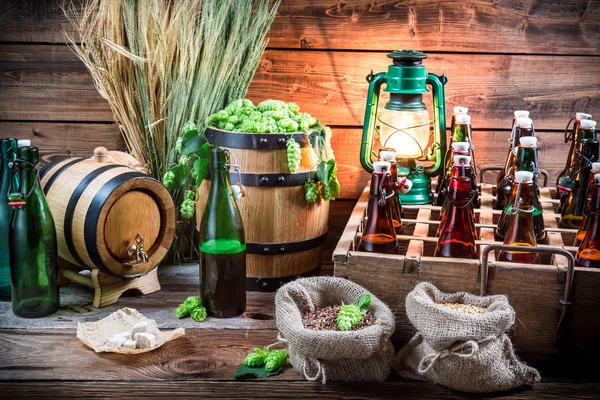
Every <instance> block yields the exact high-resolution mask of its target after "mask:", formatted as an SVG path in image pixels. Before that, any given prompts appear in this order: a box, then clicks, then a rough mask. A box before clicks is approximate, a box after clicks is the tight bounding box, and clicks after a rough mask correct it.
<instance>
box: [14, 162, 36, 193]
mask: <svg viewBox="0 0 600 400" xmlns="http://www.w3.org/2000/svg"><path fill="white" fill-rule="evenodd" d="M17 168H18V169H17V173H16V175H17V177H18V182H19V187H18V192H19V193H21V194H22V195H23V196H27V195H28V194H29V192H31V190H32V189H33V188H34V187H35V186H36V185H37V179H36V178H37V174H36V170H35V168H33V167H32V166H29V165H23V163H19V165H18V167H17ZM15 189H16V188H13V192H15V191H16V190H15Z"/></svg>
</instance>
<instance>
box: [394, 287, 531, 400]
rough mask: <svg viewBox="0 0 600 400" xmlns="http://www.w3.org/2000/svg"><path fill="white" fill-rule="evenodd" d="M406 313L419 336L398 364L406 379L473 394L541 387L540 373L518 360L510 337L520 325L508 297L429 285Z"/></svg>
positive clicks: (411, 299)
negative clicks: (463, 307) (468, 309)
mask: <svg viewBox="0 0 600 400" xmlns="http://www.w3.org/2000/svg"><path fill="white" fill-rule="evenodd" d="M440 303H462V304H472V305H474V306H478V307H483V308H486V312H485V313H483V314H475V315H472V314H468V313H465V312H462V311H457V310H453V309H450V308H448V307H445V306H442V305H441V304H440ZM406 314H407V316H408V319H409V320H410V322H411V323H412V324H413V326H414V327H415V328H416V330H417V334H416V335H415V336H414V337H413V338H412V339H411V340H410V342H409V343H408V344H407V345H406V346H404V348H402V350H400V352H399V353H398V355H397V356H396V359H395V360H394V370H395V371H396V372H397V373H398V374H399V375H400V376H403V377H407V378H413V379H420V380H428V381H432V382H435V383H439V384H441V385H444V386H446V387H449V388H451V389H454V390H460V391H463V392H470V393H487V392H496V391H502V390H509V389H514V388H517V387H519V386H523V385H533V384H534V383H536V382H539V380H540V374H539V373H538V372H537V370H536V369H534V368H532V367H529V366H528V365H526V364H525V363H523V362H521V361H520V360H519V359H518V358H517V356H516V355H515V352H514V349H513V346H512V343H511V341H510V339H509V337H508V336H507V335H506V333H505V332H507V331H508V330H509V329H510V327H511V326H512V325H513V324H514V322H515V312H514V310H513V308H512V307H511V306H510V304H509V303H508V299H507V298H506V296H485V297H482V296H475V295H472V294H469V293H465V292H460V293H453V294H445V293H442V292H441V291H439V290H438V289H437V288H436V287H435V286H433V285H432V284H431V283H427V282H425V283H420V284H419V285H417V286H416V287H415V288H414V289H413V291H412V292H410V293H409V294H408V296H407V297H406Z"/></svg>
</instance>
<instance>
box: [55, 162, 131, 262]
mask: <svg viewBox="0 0 600 400" xmlns="http://www.w3.org/2000/svg"><path fill="white" fill-rule="evenodd" d="M117 167H122V165H118V164H110V165H105V166H102V167H100V168H98V169H95V170H93V171H92V172H90V173H89V174H87V175H86V177H85V178H83V179H82V180H81V182H79V184H78V185H77V187H76V188H75V190H74V191H73V193H71V198H69V202H68V203H67V208H66V210H65V219H64V222H63V230H64V233H65V243H66V245H67V249H68V250H69V253H70V254H71V257H73V259H74V260H75V261H77V264H79V266H81V267H83V266H85V262H83V260H82V259H81V257H80V256H79V253H77V250H76V249H75V245H74V244H73V216H74V215H75V208H76V207H77V203H78V202H79V198H80V197H81V195H82V194H83V192H84V191H85V189H87V187H88V186H89V184H90V183H91V182H93V181H94V179H96V178H97V177H98V176H99V175H101V174H102V173H103V172H105V171H108V170H109V169H113V168H117ZM53 177H54V176H53Z"/></svg>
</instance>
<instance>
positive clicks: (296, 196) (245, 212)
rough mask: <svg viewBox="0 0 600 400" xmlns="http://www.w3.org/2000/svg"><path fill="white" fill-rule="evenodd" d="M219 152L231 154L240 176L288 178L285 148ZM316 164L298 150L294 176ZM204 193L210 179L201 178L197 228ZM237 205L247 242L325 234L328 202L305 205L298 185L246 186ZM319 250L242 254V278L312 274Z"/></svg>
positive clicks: (306, 151)
mask: <svg viewBox="0 0 600 400" xmlns="http://www.w3.org/2000/svg"><path fill="white" fill-rule="evenodd" d="M222 147H223V146H222ZM224 148H226V149H227V150H229V151H230V152H231V153H233V155H234V156H235V161H237V163H238V164H239V165H240V168H241V170H242V173H245V174H261V173H262V174H290V172H289V169H288V165H287V155H286V150H285V149H275V150H258V149H242V148H229V147H224ZM231 161H232V162H233V160H231ZM317 163H318V158H317V156H316V154H315V152H314V150H313V149H312V147H310V146H307V147H302V148H301V163H300V166H299V168H298V170H297V171H296V173H303V172H309V171H311V170H314V168H316V165H317ZM232 183H235V179H232ZM209 191H210V181H209V180H204V181H203V183H202V184H201V185H200V188H199V189H198V201H197V203H196V222H197V224H198V226H200V222H201V218H202V213H203V211H204V207H205V205H206V201H207V199H208V194H209ZM237 204H238V208H239V209H240V214H241V216H242V220H243V223H244V229H245V233H246V242H248V243H260V244H276V243H291V242H301V241H305V240H309V239H313V238H317V237H320V236H322V235H324V234H325V233H326V232H327V223H328V218H329V202H328V201H323V200H319V201H318V202H317V203H316V204H309V203H307V201H306V200H305V198H304V186H264V187H263V186H246V197H243V198H241V199H240V200H238V202H237ZM322 247H323V245H320V246H318V247H315V248H313V249H310V250H305V251H299V252H295V253H287V254H277V255H260V254H247V258H246V270H247V277H248V278H286V277H293V276H297V275H301V274H305V273H307V272H310V271H313V270H315V269H317V268H318V267H319V266H320V264H321V255H322Z"/></svg>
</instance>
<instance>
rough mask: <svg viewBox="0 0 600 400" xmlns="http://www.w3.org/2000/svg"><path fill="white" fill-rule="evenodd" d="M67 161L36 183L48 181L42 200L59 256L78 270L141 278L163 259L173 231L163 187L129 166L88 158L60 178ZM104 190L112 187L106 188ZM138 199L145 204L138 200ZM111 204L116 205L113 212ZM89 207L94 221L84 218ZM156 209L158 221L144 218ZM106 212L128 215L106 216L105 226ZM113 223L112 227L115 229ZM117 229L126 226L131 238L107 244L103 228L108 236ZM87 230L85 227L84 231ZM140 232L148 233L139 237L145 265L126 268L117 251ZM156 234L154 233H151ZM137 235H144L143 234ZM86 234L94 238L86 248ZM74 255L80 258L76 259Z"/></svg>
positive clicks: (171, 212) (169, 203) (171, 213)
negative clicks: (151, 203) (75, 197)
mask: <svg viewBox="0 0 600 400" xmlns="http://www.w3.org/2000/svg"><path fill="white" fill-rule="evenodd" d="M71 161H72V160H71ZM71 161H70V160H64V161H61V162H59V163H57V164H56V165H55V166H51V167H50V168H49V169H48V170H47V171H46V173H45V174H44V176H43V178H42V181H41V183H42V187H43V188H46V187H47V185H48V184H49V183H51V186H50V187H49V189H46V190H47V194H46V198H47V201H48V204H49V206H50V209H51V211H52V215H53V218H54V221H55V225H56V230H57V239H58V250H59V255H60V257H62V258H64V259H65V260H67V261H68V262H70V263H72V264H75V265H79V266H80V267H86V268H92V269H93V268H102V269H105V270H106V271H107V272H111V273H113V274H114V275H119V276H124V277H133V276H139V275H143V274H146V273H148V272H149V271H150V270H152V269H153V268H155V267H156V266H157V265H158V264H159V263H160V261H161V260H162V259H163V258H164V256H165V255H166V253H167V251H168V249H169V247H170V245H171V243H172V240H173V236H174V233H175V209H174V205H173V201H172V200H171V197H170V195H169V193H168V191H167V190H166V188H164V186H162V184H160V182H158V181H156V180H154V179H152V178H150V177H148V176H146V175H145V174H142V173H140V172H138V171H135V170H133V169H132V168H129V167H126V166H122V165H116V164H106V163H99V162H97V161H95V160H93V159H87V160H81V161H80V162H77V163H75V164H72V165H71V166H68V167H66V168H64V169H63V170H62V172H60V175H57V174H58V173H59V171H60V169H61V167H64V166H67V165H68V164H69V163H70V162H71ZM90 174H94V175H95V176H94V178H93V179H90V176H91V175H90ZM82 180H89V182H88V184H87V185H85V187H84V188H83V187H82V186H80V185H83V184H82V183H81V182H82ZM107 184H108V185H107ZM78 188H79V191H80V192H79V194H80V197H79V199H78V200H77V202H76V203H75V202H74V201H71V199H72V196H73V193H74V192H75V191H76V190H78ZM82 188H83V190H82V191H81V189H82ZM109 188H112V189H111V190H108V189H109ZM99 191H102V192H101V195H98V192H99ZM140 199H145V200H146V201H145V202H144V201H140ZM149 200H154V201H155V206H154V207H152V209H151V210H147V209H144V206H145V205H147V204H148V201H149ZM70 201H71V207H73V204H74V209H73V210H71V212H70V214H71V216H72V219H71V221H72V223H71V224H70V225H69V224H68V225H69V226H71V235H70V237H71V243H72V246H71V249H69V246H68V243H69V241H68V238H67V237H66V236H69V235H65V233H66V232H65V216H67V214H68V213H67V211H68V208H69V207H70V206H69V202H70ZM115 203H116V204H117V207H116V208H115V209H114V210H112V207H113V206H114V205H115ZM92 204H94V207H95V209H94V213H92V214H93V215H94V216H97V218H92V219H89V220H86V219H88V212H89V208H90V206H91V205H92ZM98 207H99V208H98ZM157 210H158V212H159V214H160V215H159V216H158V217H156V216H155V217H154V218H144V217H147V216H148V215H150V214H157V212H156V211H157ZM111 211H115V213H120V212H121V211H127V213H124V214H123V216H122V217H121V216H118V215H114V216H111V217H110V218H109V221H112V222H111V225H109V226H108V227H107V226H106V220H107V216H108V215H110V213H111ZM90 215H91V214H90ZM90 218H91V217H90ZM128 220H129V221H128ZM115 221H120V222H115ZM142 221H143V222H142ZM157 221H158V223H159V224H160V226H159V227H158V228H157V227H156V224H157ZM67 222H68V220H67ZM90 224H92V225H93V226H90ZM115 225H116V227H117V229H115ZM119 225H120V226H121V227H123V229H125V228H126V227H127V226H129V227H130V228H129V229H130V230H131V233H126V234H125V235H126V236H131V238H130V239H128V240H127V239H125V240H106V238H105V232H104V229H105V228H108V229H109V232H108V234H109V235H113V233H110V232H115V233H118V226H119ZM86 226H88V228H87V230H86ZM93 227H95V230H94V229H93ZM111 229H112V231H111ZM67 230H68V227H67ZM140 230H143V231H145V232H149V234H147V235H145V236H144V250H145V251H146V252H147V253H148V255H149V260H148V262H146V263H141V264H137V265H127V264H126V263H125V262H124V261H125V260H123V258H122V255H123V253H124V252H126V250H124V249H123V248H122V247H128V246H130V245H131V244H135V233H134V231H135V232H139V231H140ZM157 230H158V231H159V233H158V234H156V231H157ZM140 233H142V234H143V232H140ZM86 235H87V237H94V236H95V240H92V241H89V239H88V241H89V243H87V244H86ZM146 236H147V238H146ZM113 239H114V238H113ZM114 245H117V249H115V250H114V251H111V250H110V248H109V247H108V246H114ZM118 247H121V248H118ZM90 249H91V253H95V254H96V257H91V253H90V252H88V250H90ZM77 257H78V258H79V260H77V259H76V258H77ZM93 258H94V259H93Z"/></svg>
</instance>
